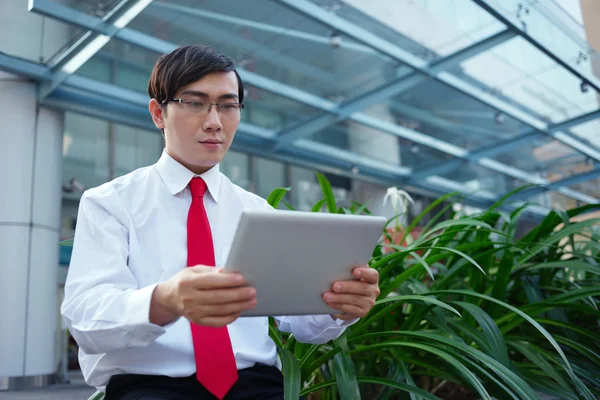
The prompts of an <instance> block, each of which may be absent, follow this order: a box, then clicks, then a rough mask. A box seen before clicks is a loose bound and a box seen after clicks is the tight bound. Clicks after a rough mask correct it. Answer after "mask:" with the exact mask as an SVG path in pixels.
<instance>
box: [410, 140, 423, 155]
mask: <svg viewBox="0 0 600 400" xmlns="http://www.w3.org/2000/svg"><path fill="white" fill-rule="evenodd" d="M420 151H421V148H420V147H419V145H418V144H416V143H413V144H411V145H410V152H411V153H413V154H418V153H419V152H420Z"/></svg>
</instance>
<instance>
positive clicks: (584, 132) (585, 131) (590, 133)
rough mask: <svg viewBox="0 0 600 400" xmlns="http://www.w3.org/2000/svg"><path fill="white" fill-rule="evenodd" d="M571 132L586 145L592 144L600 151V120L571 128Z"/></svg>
mask: <svg viewBox="0 0 600 400" xmlns="http://www.w3.org/2000/svg"><path fill="white" fill-rule="evenodd" d="M570 131H571V132H572V133H574V134H575V135H577V136H579V137H580V138H581V139H582V141H583V142H585V143H586V144H591V145H592V146H594V147H596V150H598V149H600V119H596V120H593V121H589V122H586V123H585V124H581V125H577V126H576V127H574V128H571V129H570Z"/></svg>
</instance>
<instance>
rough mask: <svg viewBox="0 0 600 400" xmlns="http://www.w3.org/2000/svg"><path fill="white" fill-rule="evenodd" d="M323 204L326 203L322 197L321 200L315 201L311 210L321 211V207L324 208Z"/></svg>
mask: <svg viewBox="0 0 600 400" xmlns="http://www.w3.org/2000/svg"><path fill="white" fill-rule="evenodd" d="M323 204H325V199H321V200H319V201H317V202H316V203H315V205H314V206H313V207H312V209H311V211H312V212H320V211H321V208H323Z"/></svg>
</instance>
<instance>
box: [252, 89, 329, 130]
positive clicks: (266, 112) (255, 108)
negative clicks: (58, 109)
mask: <svg viewBox="0 0 600 400" xmlns="http://www.w3.org/2000/svg"><path fill="white" fill-rule="evenodd" d="M244 88H245V89H246V93H247V94H246V97H244V104H245V105H246V108H244V110H243V111H242V121H244V122H249V123H252V124H254V125H257V126H260V127H263V128H266V129H272V130H279V129H283V128H285V127H287V126H290V125H292V124H294V123H297V122H299V121H301V120H304V119H306V118H309V117H310V116H312V115H316V114H317V113H318V110H317V109H316V108H313V107H310V106H307V105H305V104H302V103H299V102H297V101H294V100H290V99H288V98H286V97H283V96H279V95H276V94H273V93H270V92H267V91H266V90H262V89H259V88H256V87H253V86H250V85H245V86H244Z"/></svg>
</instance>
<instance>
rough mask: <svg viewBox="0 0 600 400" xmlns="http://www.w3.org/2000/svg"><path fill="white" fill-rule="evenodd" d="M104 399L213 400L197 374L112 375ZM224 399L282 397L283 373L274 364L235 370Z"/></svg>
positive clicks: (281, 399) (281, 398)
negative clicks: (183, 375) (174, 376)
mask: <svg viewBox="0 0 600 400" xmlns="http://www.w3.org/2000/svg"><path fill="white" fill-rule="evenodd" d="M105 399H106V400H205V399H206V400H215V399H216V397H215V396H213V395H212V394H211V393H210V392H209V391H207V390H206V389H205V388H204V387H203V386H202V385H201V384H200V383H199V382H198V381H197V380H196V375H192V376H189V377H185V378H171V377H168V376H156V375H114V376H113V377H111V379H110V381H109V382H108V385H107V386H106V396H105ZM224 400H283V375H282V374H281V371H279V369H277V368H276V367H271V366H254V367H252V368H247V369H242V370H239V371H238V381H237V382H236V383H235V385H233V387H232V388H231V390H230V391H229V393H228V394H227V396H226V397H225V399H224Z"/></svg>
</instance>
